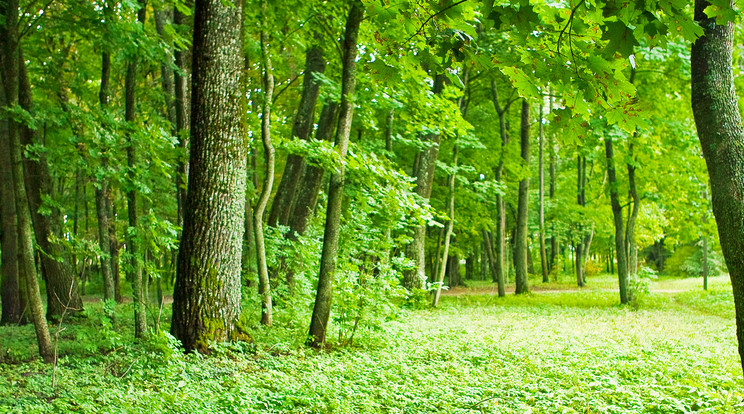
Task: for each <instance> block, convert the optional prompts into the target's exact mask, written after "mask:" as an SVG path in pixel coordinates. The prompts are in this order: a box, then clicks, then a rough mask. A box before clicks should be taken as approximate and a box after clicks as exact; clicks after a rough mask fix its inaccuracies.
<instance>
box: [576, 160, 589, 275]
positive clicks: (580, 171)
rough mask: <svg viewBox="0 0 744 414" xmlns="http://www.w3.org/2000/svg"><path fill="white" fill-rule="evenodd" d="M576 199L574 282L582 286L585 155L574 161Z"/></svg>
mask: <svg viewBox="0 0 744 414" xmlns="http://www.w3.org/2000/svg"><path fill="white" fill-rule="evenodd" d="M576 170H577V176H576V201H577V204H578V206H579V209H580V210H579V211H580V212H581V215H580V221H579V223H578V229H579V234H578V237H577V241H576V250H575V252H574V254H575V256H574V262H575V268H576V284H577V286H578V287H584V223H583V220H584V207H585V205H586V193H585V190H584V188H585V186H586V157H585V156H582V155H581V154H579V155H578V157H577V161H576Z"/></svg>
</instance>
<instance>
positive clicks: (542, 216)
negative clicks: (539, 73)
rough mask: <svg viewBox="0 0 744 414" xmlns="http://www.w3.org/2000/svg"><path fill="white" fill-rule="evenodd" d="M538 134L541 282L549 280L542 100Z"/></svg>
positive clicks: (541, 102)
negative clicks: (546, 243) (546, 245)
mask: <svg viewBox="0 0 744 414" xmlns="http://www.w3.org/2000/svg"><path fill="white" fill-rule="evenodd" d="M539 119H540V134H539V136H538V140H539V146H540V150H539V155H538V157H539V162H538V180H539V186H540V189H539V207H538V208H539V210H538V215H539V217H538V224H539V227H540V268H541V269H542V279H543V283H548V282H549V281H550V274H549V271H548V254H547V252H546V251H545V171H544V166H543V146H544V142H545V128H544V125H543V101H540V118H539Z"/></svg>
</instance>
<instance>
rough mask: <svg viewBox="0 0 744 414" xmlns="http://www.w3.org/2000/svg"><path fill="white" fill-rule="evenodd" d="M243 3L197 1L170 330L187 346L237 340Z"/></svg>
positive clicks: (241, 208)
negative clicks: (181, 224)
mask: <svg viewBox="0 0 744 414" xmlns="http://www.w3.org/2000/svg"><path fill="white" fill-rule="evenodd" d="M242 11H243V10H242V5H240V4H239V5H238V7H234V6H231V5H229V4H227V3H225V2H224V1H222V0H204V1H198V2H197V4H196V11H195V14H194V43H193V50H194V52H193V53H194V60H193V75H192V76H193V94H192V102H191V157H190V169H189V186H188V188H189V191H188V194H187V197H186V206H185V217H184V227H183V236H182V238H181V246H180V249H179V253H178V270H177V276H176V285H175V288H174V292H173V322H172V324H171V333H172V334H173V335H174V336H175V337H176V338H178V339H179V340H181V342H182V343H183V346H184V347H185V348H186V350H187V351H191V350H193V349H198V350H199V351H200V352H205V351H207V347H208V344H209V342H210V341H225V340H228V339H230V338H232V336H233V333H234V331H235V324H236V322H237V320H238V316H239V315H240V256H241V249H242V235H243V227H244V217H245V216H244V213H245V180H246V155H247V150H246V145H245V139H246V131H245V127H246V125H245V122H244V116H245V95H244V94H243V83H242V74H243V35H242V34H243V24H242V22H243V12H242Z"/></svg>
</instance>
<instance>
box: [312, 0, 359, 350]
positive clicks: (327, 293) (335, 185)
mask: <svg viewBox="0 0 744 414" xmlns="http://www.w3.org/2000/svg"><path fill="white" fill-rule="evenodd" d="M363 16H364V7H363V6H362V4H361V2H359V1H354V2H353V3H352V5H351V10H349V18H348V20H347V21H346V31H345V34H344V49H343V50H344V58H343V75H342V76H341V113H340V115H339V118H338V127H337V128H336V142H335V146H336V151H337V152H338V153H339V155H340V156H341V158H342V159H343V158H345V157H346V152H347V150H348V146H349V133H350V132H351V121H352V118H353V116H354V100H353V99H354V90H355V89H356V57H357V36H358V34H359V25H360V24H361V21H362V17H363ZM343 192H344V167H343V165H341V166H340V167H339V171H336V172H334V173H333V174H332V175H331V180H330V185H329V187H328V207H327V209H326V225H325V232H324V237H323V252H322V253H321V257H320V271H319V273H318V291H317V294H316V296H315V305H314V307H313V315H312V319H311V322H310V330H309V333H308V335H309V338H308V341H307V344H308V345H309V346H312V347H314V348H320V347H322V346H324V344H325V340H326V333H327V330H328V321H329V318H330V316H331V304H332V301H333V279H334V276H335V272H336V256H337V254H338V238H339V230H340V228H341V202H342V198H343Z"/></svg>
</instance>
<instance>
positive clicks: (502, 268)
mask: <svg viewBox="0 0 744 414" xmlns="http://www.w3.org/2000/svg"><path fill="white" fill-rule="evenodd" d="M491 101H492V102H493V106H494V108H495V109H496V113H497V114H498V116H499V136H500V138H501V155H500V157H499V164H498V166H496V172H495V179H496V181H498V182H502V181H503V179H504V161H505V157H506V147H507V145H508V144H509V134H508V133H507V128H506V112H507V111H508V110H509V107H510V106H511V103H512V102H513V101H507V102H506V103H505V104H504V106H503V107H502V106H501V102H500V101H499V93H498V89H497V88H496V82H495V81H491ZM493 244H494V246H493V247H494V249H495V253H494V256H495V257H494V259H495V262H496V266H495V267H492V270H493V279H494V282H497V283H498V284H499V296H503V295H502V294H501V293H502V290H503V289H502V288H503V285H504V281H505V279H506V275H505V272H506V273H508V268H507V267H506V264H505V263H506V202H505V201H504V196H503V195H502V194H497V195H496V236H495V240H493Z"/></svg>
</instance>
